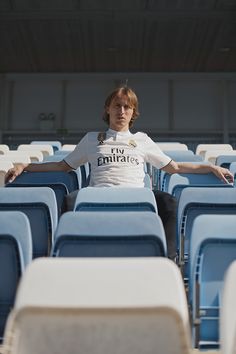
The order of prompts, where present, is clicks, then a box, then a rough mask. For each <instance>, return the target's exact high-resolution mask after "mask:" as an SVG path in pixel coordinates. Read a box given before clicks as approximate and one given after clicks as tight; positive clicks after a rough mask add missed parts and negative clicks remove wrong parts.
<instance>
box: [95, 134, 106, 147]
mask: <svg viewBox="0 0 236 354" xmlns="http://www.w3.org/2000/svg"><path fill="white" fill-rule="evenodd" d="M97 139H98V145H103V144H104V140H106V133H105V132H100V133H99V134H98V138H97Z"/></svg>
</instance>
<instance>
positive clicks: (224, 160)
mask: <svg viewBox="0 0 236 354" xmlns="http://www.w3.org/2000/svg"><path fill="white" fill-rule="evenodd" d="M232 162H236V155H227V152H226V153H225V154H224V155H220V156H218V157H217V158H216V163H215V164H216V165H218V166H221V167H224V168H230V164H231V163H232Z"/></svg>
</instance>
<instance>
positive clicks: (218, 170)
mask: <svg viewBox="0 0 236 354" xmlns="http://www.w3.org/2000/svg"><path fill="white" fill-rule="evenodd" d="M212 167H213V168H212V172H213V173H214V174H215V175H216V176H217V177H218V178H220V179H221V180H222V181H224V182H225V183H234V176H233V174H232V173H231V172H230V171H229V170H228V169H227V168H224V167H220V166H215V165H214V166H212Z"/></svg>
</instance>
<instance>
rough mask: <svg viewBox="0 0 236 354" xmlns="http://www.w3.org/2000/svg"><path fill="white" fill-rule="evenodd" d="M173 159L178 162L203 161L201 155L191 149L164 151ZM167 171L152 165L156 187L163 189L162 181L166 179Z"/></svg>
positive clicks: (154, 185)
mask: <svg viewBox="0 0 236 354" xmlns="http://www.w3.org/2000/svg"><path fill="white" fill-rule="evenodd" d="M164 153H165V154H166V155H168V156H169V157H170V158H171V159H172V160H174V161H176V162H194V163H198V162H201V161H203V158H202V157H201V156H199V155H194V153H193V151H191V150H170V151H168V150H167V151H164ZM165 174H166V172H165V171H163V170H158V169H156V168H155V167H154V166H153V167H152V179H153V187H154V189H159V190H163V188H164V187H162V181H163V179H164V176H165Z"/></svg>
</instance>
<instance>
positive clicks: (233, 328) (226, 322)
mask: <svg viewBox="0 0 236 354" xmlns="http://www.w3.org/2000/svg"><path fill="white" fill-rule="evenodd" d="M235 279H236V261H234V262H232V263H231V264H230V266H229V267H228V269H227V271H226V274H225V277H224V284H223V290H222V296H221V308H220V344H221V347H220V349H221V353H222V354H234V353H235V347H236V313H235V307H236V281H235Z"/></svg>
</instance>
